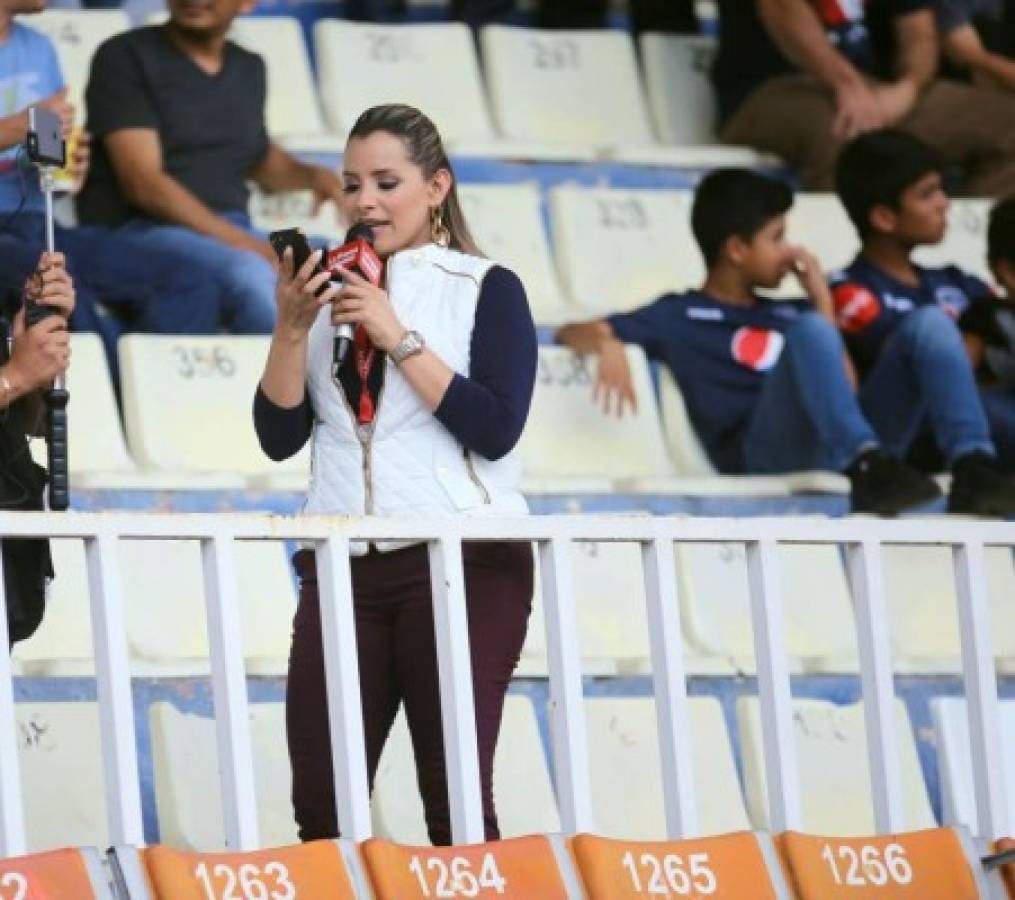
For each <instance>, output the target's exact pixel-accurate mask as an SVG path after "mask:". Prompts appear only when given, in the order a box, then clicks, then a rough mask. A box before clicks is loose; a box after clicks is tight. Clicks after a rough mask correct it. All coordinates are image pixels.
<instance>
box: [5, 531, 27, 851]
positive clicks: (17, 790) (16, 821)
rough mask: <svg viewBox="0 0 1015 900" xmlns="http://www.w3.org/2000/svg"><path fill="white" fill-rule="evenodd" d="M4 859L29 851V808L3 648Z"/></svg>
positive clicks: (7, 659) (7, 635)
mask: <svg viewBox="0 0 1015 900" xmlns="http://www.w3.org/2000/svg"><path fill="white" fill-rule="evenodd" d="M0 644H7V645H8V646H10V633H9V632H8V630H7V590H6V585H5V583H4V578H3V546H2V545H0ZM0 657H2V659H0V856H20V855H21V854H22V853H24V852H25V808H24V803H23V800H22V796H21V763H20V760H19V759H18V742H19V741H18V739H19V736H20V730H19V728H18V718H17V714H16V713H15V709H14V682H13V681H12V678H13V675H12V672H11V657H10V654H9V653H4V652H3V650H2V646H0Z"/></svg>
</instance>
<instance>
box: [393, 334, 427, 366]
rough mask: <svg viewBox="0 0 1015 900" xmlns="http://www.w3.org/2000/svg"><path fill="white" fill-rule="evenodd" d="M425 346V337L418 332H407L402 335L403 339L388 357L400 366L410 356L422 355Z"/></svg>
mask: <svg viewBox="0 0 1015 900" xmlns="http://www.w3.org/2000/svg"><path fill="white" fill-rule="evenodd" d="M425 346H426V341H425V340H423V335H421V334H420V333H419V332H418V331H407V332H405V334H404V335H402V339H401V340H400V341H399V342H398V343H397V344H395V346H394V347H392V348H391V352H390V353H389V354H388V356H390V357H391V361H392V362H393V363H394V364H395V365H396V366H400V365H401V364H402V363H403V362H404V361H405V360H407V359H408V358H409V357H410V356H416V355H417V354H419V353H422V352H423V348H424V347H425Z"/></svg>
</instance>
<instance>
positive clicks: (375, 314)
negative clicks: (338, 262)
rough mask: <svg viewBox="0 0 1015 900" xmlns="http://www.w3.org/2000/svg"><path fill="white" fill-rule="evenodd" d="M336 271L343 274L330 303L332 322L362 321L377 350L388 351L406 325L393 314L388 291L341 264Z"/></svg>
mask: <svg viewBox="0 0 1015 900" xmlns="http://www.w3.org/2000/svg"><path fill="white" fill-rule="evenodd" d="M337 271H338V273H339V274H340V275H341V276H342V281H343V286H342V290H341V291H339V292H338V296H337V297H336V298H335V302H334V304H333V305H332V312H331V322H332V324H333V325H342V324H344V323H348V324H351V325H362V326H363V327H364V328H365V329H366V332H367V334H368V335H369V337H370V340H371V342H372V343H373V345H374V346H375V347H376V348H377V349H378V350H383V351H384V352H385V353H389V352H391V350H392V349H393V348H394V347H395V346H396V345H397V344H398V342H399V341H400V340H401V339H402V337H403V336H404V335H405V331H406V329H405V326H404V325H402V323H401V322H399V321H398V316H397V315H395V308H394V307H393V306H392V305H391V298H390V297H388V292H387V291H386V290H384V288H381V287H377V286H376V285H373V284H371V283H370V282H369V281H367V280H366V279H365V278H364V277H363V276H362V275H360V274H358V273H357V272H352V271H350V270H348V269H343V268H342V267H341V266H339V267H337Z"/></svg>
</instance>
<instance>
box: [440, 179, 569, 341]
mask: <svg viewBox="0 0 1015 900" xmlns="http://www.w3.org/2000/svg"><path fill="white" fill-rule="evenodd" d="M458 194H459V197H460V199H461V202H462V208H463V210H464V212H465V218H466V220H467V221H468V223H469V228H470V229H471V230H472V236H473V237H474V238H475V239H476V243H477V244H479V248H480V250H482V251H483V253H485V254H486V255H487V256H489V257H490V259H495V260H497V261H498V262H500V263H503V264H504V265H505V266H507V267H508V268H509V269H512V270H513V271H514V272H515V274H516V275H518V277H519V278H521V280H522V283H523V284H524V285H525V291H526V293H527V294H528V298H529V306H530V307H531V309H532V315H533V317H534V318H535V320H536V323H537V324H539V325H558V324H560V323H562V322H566V321H569V320H572V319H574V318H576V315H577V311H576V310H575V309H573V308H569V307H568V306H567V305H566V302H565V300H564V294H563V291H562V290H561V287H560V279H559V278H558V276H557V270H556V268H555V266H554V263H553V258H552V256H551V254H550V245H549V242H548V240H547V236H546V228H545V226H544V224H543V213H542V201H541V199H540V195H539V187H538V185H537V184H535V183H531V182H523V183H519V184H482V185H480V184H463V185H459V187H458Z"/></svg>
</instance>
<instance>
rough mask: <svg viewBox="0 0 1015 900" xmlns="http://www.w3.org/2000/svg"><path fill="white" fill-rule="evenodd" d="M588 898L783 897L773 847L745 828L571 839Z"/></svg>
mask: <svg viewBox="0 0 1015 900" xmlns="http://www.w3.org/2000/svg"><path fill="white" fill-rule="evenodd" d="M571 852H572V854H573V855H574V858H575V862H576V863H577V865H578V872H579V874H580V875H581V879H582V882H583V884H584V885H585V891H586V894H587V895H588V900H627V898H631V900H635V898H644V897H646V896H661V897H679V898H688V900H698V898H713V900H714V898H717V897H720V898H722V897H728V898H737V900H782V898H786V897H788V896H789V895H788V893H787V890H786V886H785V884H784V883H783V882H782V875H781V873H780V872H779V867H778V861H777V858H776V856H775V852H774V849H773V847H772V845H771V843H770V842H769V841H768V840H767V838H762V837H760V836H759V835H755V834H753V833H752V832H750V831H741V832H736V833H734V834H726V835H720V836H718V837H708V838H698V839H694V840H686V841H621V840H613V839H611V838H603V837H596V836H595V835H591V834H579V835H577V836H576V837H574V838H573V839H572V840H571Z"/></svg>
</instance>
